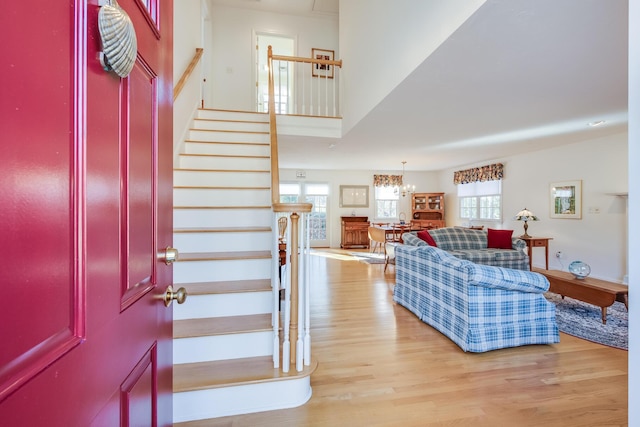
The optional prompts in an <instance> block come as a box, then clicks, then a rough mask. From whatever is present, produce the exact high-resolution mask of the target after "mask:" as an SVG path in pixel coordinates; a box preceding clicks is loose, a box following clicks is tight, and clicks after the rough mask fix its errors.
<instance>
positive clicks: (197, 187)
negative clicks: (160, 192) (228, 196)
mask: <svg viewBox="0 0 640 427" xmlns="http://www.w3.org/2000/svg"><path fill="white" fill-rule="evenodd" d="M173 188H174V189H183V190H185V189H186V190H233V191H239V190H271V187H264V186H263V187H247V186H242V187H233V186H229V185H227V186H225V187H220V186H213V185H174V186H173Z"/></svg>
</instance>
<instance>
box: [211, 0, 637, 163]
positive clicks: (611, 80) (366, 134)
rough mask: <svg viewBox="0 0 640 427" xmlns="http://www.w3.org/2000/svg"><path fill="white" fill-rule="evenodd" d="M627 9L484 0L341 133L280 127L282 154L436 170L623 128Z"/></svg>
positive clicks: (300, 5)
mask: <svg viewBox="0 0 640 427" xmlns="http://www.w3.org/2000/svg"><path fill="white" fill-rule="evenodd" d="M216 1H220V0H216ZM237 1H242V2H245V3H248V4H251V3H253V6H256V7H258V5H260V7H263V8H264V7H273V8H275V7H276V5H280V7H284V6H286V8H295V10H297V11H298V12H299V13H305V12H304V11H305V10H306V11H307V12H306V13H311V14H313V13H315V12H314V9H315V8H316V7H318V8H320V9H322V13H335V11H336V10H337V0H333V1H328V0H324V1H320V0H305V1H302V0H258V1H256V0H234V2H237ZM236 4H237V3H236ZM294 5H295V6H294ZM273 10H275V9H273ZM289 10H291V9H289ZM327 10H329V11H333V12H327ZM627 11H628V2H627V1H626V0H607V1H602V0H563V1H557V0H536V1H531V0H487V2H486V3H485V4H484V5H483V6H482V7H480V9H478V11H477V12H476V13H475V14H474V15H472V16H471V18H469V19H468V20H467V21H466V22H465V23H464V24H463V25H462V26H461V27H460V28H459V29H458V30H457V31H455V32H454V33H453V34H452V35H451V37H449V38H448V39H447V40H446V41H445V42H444V43H443V44H442V45H441V46H440V47H439V48H438V49H437V50H436V51H435V52H434V53H433V54H432V55H430V56H429V57H428V58H427V59H426V60H425V61H424V62H423V63H422V64H421V65H420V66H419V67H418V68H417V69H416V70H415V71H414V72H413V73H412V74H410V75H409V76H408V77H407V78H406V79H405V80H404V81H403V82H402V83H401V84H400V85H399V86H397V87H396V88H395V89H394V90H393V91H392V92H391V93H390V94H389V95H388V96H387V97H386V98H385V99H383V100H382V101H381V102H380V103H379V104H378V105H377V106H376V107H375V108H374V109H373V110H372V111H371V112H370V113H369V114H368V115H367V116H366V117H365V118H364V119H363V120H361V121H360V122H359V123H358V124H357V125H356V126H355V127H354V128H353V129H352V130H351V131H350V132H349V133H347V134H346V135H344V136H343V138H341V139H338V140H336V139H324V138H300V137H295V138H294V137H288V136H279V145H280V156H281V157H280V166H281V167H283V168H296V169H345V170H354V169H362V170H382V171H384V170H399V169H401V167H402V165H401V162H402V161H403V160H406V161H407V163H406V170H409V171H410V170H440V169H445V168H450V167H458V166H465V165H472V164H477V163H478V162H484V161H488V162H490V161H493V160H501V159H504V158H505V157H508V156H511V155H516V154H523V153H527V152H531V151H535V150H541V149H545V148H549V147H553V146H557V145H561V144H570V143H574V142H579V141H583V140H587V139H593V138H599V137H603V136H606V135H611V134H616V133H620V132H625V131H626V128H627V90H628V89H627V75H628V71H627V70H628V66H627V54H628V53H627V46H628V34H627V27H628V25H627V20H628V17H627V16H628V12H627ZM600 120H604V121H605V123H604V124H602V125H600V126H595V127H593V126H589V123H590V122H595V121H600Z"/></svg>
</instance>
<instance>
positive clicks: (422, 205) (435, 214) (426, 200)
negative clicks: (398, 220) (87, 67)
mask: <svg viewBox="0 0 640 427" xmlns="http://www.w3.org/2000/svg"><path fill="white" fill-rule="evenodd" d="M411 222H412V223H413V224H414V225H416V226H418V227H420V228H441V227H444V226H445V222H444V193H414V194H413V195H412V200H411Z"/></svg>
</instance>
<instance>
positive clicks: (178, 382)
mask: <svg viewBox="0 0 640 427" xmlns="http://www.w3.org/2000/svg"><path fill="white" fill-rule="evenodd" d="M317 365H318V363H317V361H315V360H312V362H311V366H305V367H304V369H303V370H302V371H301V372H298V371H296V369H295V366H292V367H291V368H290V369H289V372H287V373H285V372H281V371H280V369H279V368H274V367H273V359H272V357H271V356H260V357H247V358H243V359H231V360H218V361H213V362H198V363H184V364H179V365H175V366H174V367H173V391H174V393H180V392H185V391H193V390H206V389H210V388H217V387H228V386H237V385H242V384H254V383H259V382H265V381H277V380H286V379H293V378H300V377H303V376H308V375H311V373H312V372H313V371H314V370H315V369H316V367H317Z"/></svg>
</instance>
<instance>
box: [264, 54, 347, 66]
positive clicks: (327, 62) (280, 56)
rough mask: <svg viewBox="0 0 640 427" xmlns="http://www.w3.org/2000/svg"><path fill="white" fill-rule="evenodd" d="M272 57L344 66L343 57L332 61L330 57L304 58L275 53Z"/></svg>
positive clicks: (282, 59) (278, 59)
mask: <svg viewBox="0 0 640 427" xmlns="http://www.w3.org/2000/svg"><path fill="white" fill-rule="evenodd" d="M272 59H274V60H276V61H291V62H304V63H308V64H320V65H334V66H336V67H340V68H342V59H339V60H337V61H332V60H329V59H315V58H302V57H300V56H285V55H273V56H272Z"/></svg>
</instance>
